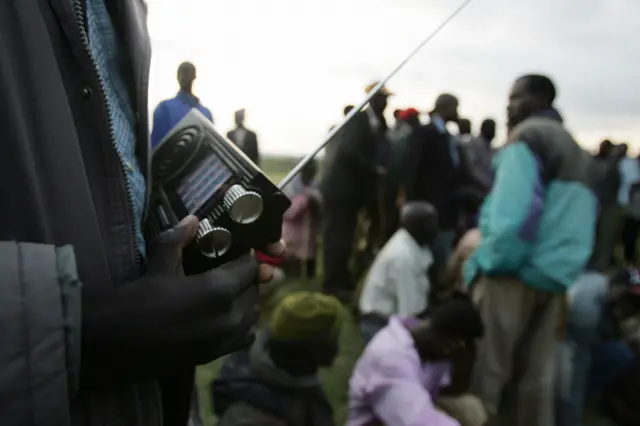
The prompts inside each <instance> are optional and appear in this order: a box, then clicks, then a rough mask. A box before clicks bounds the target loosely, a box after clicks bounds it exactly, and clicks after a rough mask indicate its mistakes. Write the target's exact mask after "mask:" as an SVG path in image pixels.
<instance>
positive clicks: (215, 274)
mask: <svg viewBox="0 0 640 426" xmlns="http://www.w3.org/2000/svg"><path fill="white" fill-rule="evenodd" d="M189 278H190V279H192V280H194V281H197V282H199V283H200V284H201V285H203V286H204V288H205V289H206V290H205V291H206V293H207V295H208V300H209V303H213V304H220V305H226V304H228V303H230V302H232V301H233V300H234V299H235V298H236V297H237V296H238V294H241V293H242V292H243V291H245V290H246V289H247V288H249V287H251V286H252V285H255V284H256V283H257V282H258V262H257V261H256V259H255V257H254V256H251V255H245V256H242V257H240V258H238V259H235V260H233V261H231V262H228V263H225V264H224V265H222V266H220V267H219V268H216V269H212V270H210V271H207V272H204V273H202V274H199V275H192V276H191V277H189Z"/></svg>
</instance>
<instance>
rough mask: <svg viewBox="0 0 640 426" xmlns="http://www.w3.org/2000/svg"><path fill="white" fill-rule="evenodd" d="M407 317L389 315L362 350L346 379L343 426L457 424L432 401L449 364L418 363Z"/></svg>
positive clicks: (444, 381)
mask: <svg viewBox="0 0 640 426" xmlns="http://www.w3.org/2000/svg"><path fill="white" fill-rule="evenodd" d="M412 321H415V320H412V319H409V318H400V317H397V316H394V317H391V319H390V320H389V324H388V325H387V326H386V327H385V328H383V329H382V330H381V331H380V332H379V333H378V334H376V336H375V337H374V338H373V340H372V341H371V342H370V343H369V345H367V347H366V348H365V350H364V353H363V354H362V356H361V357H360V359H359V360H358V363H357V364H356V367H355V369H354V372H353V375H352V376H351V380H350V381H349V420H348V421H347V426H369V425H379V424H381V423H382V424H384V425H393V426H460V423H458V421H457V420H455V419H453V418H451V417H449V416H448V415H446V414H445V413H442V412H440V411H438V410H437V409H436V408H435V406H434V403H433V401H434V399H435V398H436V397H437V395H438V392H439V391H440V390H441V389H442V388H443V387H445V386H447V385H449V383H450V381H451V377H450V372H451V365H450V364H449V363H447V362H442V363H426V364H423V363H422V362H421V360H420V358H419V357H418V352H417V351H416V350H415V347H414V342H413V338H412V337H411V335H410V333H409V330H408V329H407V326H408V325H410V324H411V322H412Z"/></svg>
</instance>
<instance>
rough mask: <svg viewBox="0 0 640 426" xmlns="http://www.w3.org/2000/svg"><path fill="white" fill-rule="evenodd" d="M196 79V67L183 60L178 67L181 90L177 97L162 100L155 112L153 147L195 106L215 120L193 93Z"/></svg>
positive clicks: (152, 136) (152, 135)
mask: <svg viewBox="0 0 640 426" xmlns="http://www.w3.org/2000/svg"><path fill="white" fill-rule="evenodd" d="M195 79H196V67H195V65H193V64H192V63H191V62H183V63H181V64H180V66H179V67H178V84H179V85H180V91H179V92H178V94H177V95H176V97H175V98H172V99H167V100H165V101H162V102H160V103H159V104H158V106H157V107H156V110H155V112H154V113H153V130H152V133H151V147H152V148H155V147H156V146H157V145H158V143H159V142H160V141H161V140H162V138H164V137H165V136H166V135H167V133H169V131H170V130H171V129H172V128H173V126H175V125H176V124H178V122H179V121H180V120H182V119H183V118H184V116H185V115H187V114H188V113H189V111H191V109H193V108H198V111H200V112H201V113H202V114H203V115H204V116H205V117H207V118H208V119H209V120H211V122H213V117H212V116H211V111H209V109H207V108H206V107H205V106H203V105H202V104H201V103H200V99H198V97H197V96H195V95H194V94H193V82H194V81H195Z"/></svg>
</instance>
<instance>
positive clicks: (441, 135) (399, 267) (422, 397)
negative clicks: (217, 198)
mask: <svg viewBox="0 0 640 426" xmlns="http://www.w3.org/2000/svg"><path fill="white" fill-rule="evenodd" d="M0 40H2V43H0V87H1V89H2V90H0V111H2V114H0V125H1V127H2V129H3V130H4V132H3V134H4V136H3V145H2V147H3V153H2V155H1V156H0V170H1V171H2V176H3V178H4V179H3V181H4V182H5V185H3V186H2V193H1V194H2V200H3V201H4V204H3V208H2V209H0V286H1V287H2V295H3V297H2V298H0V323H1V324H3V327H2V330H1V331H0V337H1V338H0V342H1V344H0V378H1V380H0V419H2V424H3V425H7V426H47V425H56V426H57V425H64V426H67V425H68V426H81V425H82V426H93V425H113V426H115V425H126V426H161V425H164V426H185V425H187V424H188V423H189V422H191V423H192V424H197V423H198V422H200V419H199V416H198V413H197V411H198V409H197V405H196V404H194V400H193V395H194V392H193V388H194V369H195V367H196V366H197V365H202V364H205V363H208V362H210V361H212V360H216V359H220V358H223V357H225V356H226V358H225V360H224V364H223V368H222V371H221V374H220V375H219V376H218V377H217V378H216V379H215V380H214V382H213V383H212V386H211V396H212V400H213V404H214V408H215V411H216V414H217V415H218V417H219V418H220V424H221V425H222V426H243V425H247V426H248V425H267V426H268V425H274V426H284V425H287V426H301V425H311V426H333V425H334V424H335V420H334V419H335V417H334V415H333V414H334V413H333V408H332V407H331V405H330V404H329V402H328V400H327V397H326V395H325V393H324V391H323V387H322V379H321V376H320V374H319V372H320V369H321V368H324V367H330V366H331V365H332V364H333V363H334V361H335V359H336V356H337V354H338V353H339V349H340V348H339V336H340V333H341V330H342V329H343V326H344V323H345V319H346V318H347V317H348V316H349V315H355V320H356V322H357V324H358V326H359V329H360V331H361V334H362V338H363V341H364V342H365V343H366V346H365V348H364V351H363V352H362V354H361V356H360V358H359V360H358V362H357V364H356V366H355V368H354V370H353V374H352V377H351V380H350V382H349V384H348V388H349V389H348V398H349V407H348V410H349V413H348V419H347V424H348V425H350V426H365V425H377V424H383V425H394V426H405V425H406V426H414V425H450V426H457V425H460V426H485V425H489V426H495V425H500V424H503V425H506V424H517V425H520V426H529V425H531V426H538V425H539V426H552V425H554V424H556V425H558V426H578V425H580V424H582V422H583V418H582V413H583V410H584V407H585V404H586V400H587V398H588V396H589V395H591V394H597V395H599V396H600V397H601V401H602V404H603V407H604V408H605V409H606V411H607V412H608V414H609V415H610V416H611V417H613V418H614V419H615V420H616V422H618V423H619V424H621V425H623V426H626V425H629V426H632V425H633V426H635V425H638V424H640V418H639V417H640V415H639V413H640V410H639V409H638V407H639V406H640V405H639V404H638V402H640V401H638V396H639V395H640V392H638V390H639V389H640V364H639V363H638V361H637V355H638V351H639V350H640V316H639V315H638V312H640V310H639V308H640V306H639V303H638V300H640V299H639V297H640V264H638V259H637V253H636V245H637V234H638V230H639V229H640V170H639V163H638V160H637V159H635V158H630V157H629V156H628V155H627V154H628V153H627V151H628V147H627V146H626V145H625V144H615V143H612V142H611V141H604V142H603V143H602V144H601V147H600V150H599V152H598V153H597V155H596V156H592V155H590V154H589V153H587V152H586V151H584V150H583V149H582V148H581V147H580V146H579V145H578V143H577V142H576V141H575V140H574V138H573V137H572V136H571V134H570V133H569V132H568V130H567V129H565V127H564V125H563V121H562V117H561V115H560V114H559V112H558V111H557V110H556V109H555V108H554V101H555V98H556V88H555V86H554V84H553V83H552V82H551V80H550V79H549V78H547V77H545V76H542V75H525V76H523V77H520V78H518V79H517V80H515V82H514V84H513V86H512V88H511V91H510V94H509V99H508V108H507V111H508V123H507V137H506V141H505V143H504V145H502V146H501V147H500V148H499V149H498V148H494V147H493V146H492V142H493V139H494V138H495V133H496V123H495V121H493V120H492V119H490V118H487V119H486V120H485V121H484V122H483V123H482V125H481V129H480V133H479V134H478V135H476V136H474V135H473V126H472V123H471V122H470V121H469V120H465V119H463V118H460V117H459V116H458V105H459V100H458V98H456V97H455V96H453V95H451V94H442V95H440V96H438V97H437V99H436V100H435V103H434V105H433V108H432V109H431V110H430V111H429V113H428V116H429V117H428V121H426V122H423V118H422V117H421V114H420V113H419V112H418V110H417V109H415V108H407V109H403V110H399V111H397V112H396V113H395V114H394V117H395V120H396V121H395V122H394V123H393V126H390V125H388V124H387V121H386V116H385V111H386V108H387V101H388V98H389V97H390V96H392V95H393V94H392V93H391V92H390V91H389V90H388V89H387V88H384V87H383V88H382V89H380V90H379V91H377V92H376V93H375V94H373V96H372V98H371V100H370V102H369V105H368V106H367V107H366V108H365V109H364V110H363V111H358V112H357V113H355V115H354V117H353V119H352V120H351V121H350V122H349V123H348V124H347V125H346V126H344V127H343V128H342V129H341V130H340V131H339V132H337V133H336V135H335V138H334V140H333V141H332V142H331V144H330V146H329V147H328V153H327V156H326V158H325V164H324V167H322V169H323V170H322V175H321V176H316V175H317V169H319V167H318V166H317V164H316V163H311V164H310V165H309V166H308V167H307V168H305V169H304V170H303V171H302V173H301V174H300V175H299V176H298V178H297V179H296V180H294V181H293V182H292V183H291V184H290V186H289V187H287V188H285V189H284V191H285V192H286V193H287V195H288V196H289V198H290V199H291V201H292V205H291V208H290V209H289V210H288V211H287V212H286V214H285V217H284V218H283V230H282V234H283V237H284V239H285V241H284V242H283V241H279V242H274V243H273V244H271V245H269V246H268V247H260V250H262V252H260V253H258V254H254V253H253V252H252V253H248V254H246V255H245V256H242V257H240V258H238V259H236V260H234V261H231V262H228V263H226V264H224V265H223V266H221V267H219V268H216V269H211V270H208V271H206V272H203V273H199V274H192V275H186V274H185V273H184V271H183V268H182V253H183V251H182V250H183V248H184V247H185V246H187V245H188V244H189V243H190V242H191V241H192V240H193V239H194V238H195V236H196V234H197V231H198V227H199V219H198V218H197V217H195V216H187V217H185V218H184V219H182V220H181V221H180V223H179V224H178V225H176V226H175V227H174V228H172V229H170V230H167V231H165V232H163V233H162V234H161V235H160V236H159V238H158V240H157V241H151V240H148V239H147V238H146V234H145V225H146V223H147V216H148V206H149V199H150V198H149V197H150V192H151V170H150V164H151V163H150V158H151V155H152V150H153V147H155V146H157V145H158V144H159V143H160V142H161V141H162V140H163V138H164V137H165V136H166V134H167V133H168V132H169V131H170V129H171V128H172V126H174V125H175V124H176V123H178V122H179V121H180V120H181V118H182V117H184V116H185V114H187V113H188V111H190V110H191V109H193V108H197V109H198V110H199V111H200V112H201V113H202V114H203V115H204V116H205V117H207V118H208V119H209V120H211V121H213V116H212V114H211V112H210V111H209V109H207V108H206V107H204V106H203V105H202V104H201V103H200V100H199V99H198V98H197V97H196V96H195V94H194V93H193V92H192V83H193V81H194V79H195V78H196V69H195V67H194V66H193V64H189V63H184V64H182V65H181V66H180V67H179V69H178V82H179V85H180V91H179V93H178V94H177V96H176V97H175V98H173V99H169V100H167V101H163V102H162V103H161V104H160V105H158V107H157V108H156V110H155V113H154V114H153V120H152V121H153V123H152V124H151V125H150V123H149V117H148V112H147V111H148V81H149V65H150V55H151V49H150V41H149V37H148V34H147V26H146V5H145V3H144V2H143V1H126V2H124V1H121V2H107V1H105V0H86V1H77V2H64V1H51V2H48V3H47V4H46V5H45V4H44V3H43V2H39V1H35V0H21V1H14V2H1V3H0ZM375 87H377V84H375V83H374V84H372V85H370V86H368V87H367V88H366V91H367V92H369V93H371V91H372V90H373V89H374V88H375ZM350 110H351V109H350V108H349V107H347V108H345V111H344V112H345V114H347V113H349V111H350ZM569 113H570V111H569ZM234 118H235V122H236V125H237V126H236V128H235V129H233V130H231V131H230V132H229V133H228V135H227V136H228V139H230V140H231V141H232V143H234V144H235V145H237V147H238V148H239V149H240V150H242V151H243V152H244V153H245V154H246V156H247V157H248V158H249V159H251V160H252V161H254V162H255V163H256V164H259V162H260V157H259V150H258V140H257V136H256V134H255V133H254V132H252V131H251V130H249V129H247V128H246V127H245V112H244V110H240V111H237V112H236V113H235V117H234ZM150 127H151V128H152V131H151V132H149V128H150ZM455 127H457V132H456V131H454V128H455ZM363 224H364V225H366V226H363ZM318 230H321V235H317V236H316V233H318ZM319 240H321V241H322V244H323V250H322V262H323V264H322V266H323V272H324V276H323V280H322V281H323V282H322V292H312V291H303V292H296V293H292V294H289V295H287V296H286V297H284V298H283V299H282V300H279V301H277V304H276V307H275V309H274V310H273V312H272V313H271V315H270V317H269V319H268V321H267V322H266V323H265V324H263V325H261V326H259V327H257V323H258V319H259V316H260V312H259V309H258V307H259V302H260V294H261V293H262V292H263V290H264V288H262V289H261V286H262V285H264V284H267V283H271V284H273V278H274V276H275V274H276V268H274V266H273V264H274V263H278V262H274V261H273V260H269V259H280V260H282V266H283V268H285V269H286V273H288V274H299V275H304V276H308V277H313V276H315V274H316V272H317V269H319V268H318V265H317V262H318V260H319V257H320V256H317V251H316V243H317V242H319ZM362 241H364V244H361V242H362ZM285 242H288V243H289V244H290V250H289V251H287V250H286V245H285ZM620 245H622V247H623V248H624V249H623V251H622V256H619V253H618V250H617V248H618V247H619V246H620ZM256 287H258V289H256ZM346 306H355V308H356V309H355V311H356V312H352V310H351V309H347V308H346ZM510 397H513V398H515V411H516V419H515V420H512V421H510V420H506V421H505V418H504V416H505V414H506V411H509V410H507V409H506V407H507V406H508V405H509V404H505V400H509V398H510Z"/></svg>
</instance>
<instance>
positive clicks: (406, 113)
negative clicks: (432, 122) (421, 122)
mask: <svg viewBox="0 0 640 426" xmlns="http://www.w3.org/2000/svg"><path fill="white" fill-rule="evenodd" d="M419 115H420V113H419V112H418V110H417V109H415V108H407V109H403V110H402V111H400V120H409V119H410V118H415V117H417V116H419Z"/></svg>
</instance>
